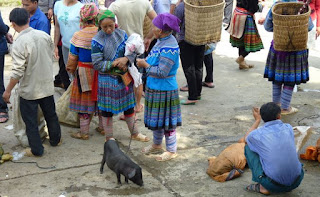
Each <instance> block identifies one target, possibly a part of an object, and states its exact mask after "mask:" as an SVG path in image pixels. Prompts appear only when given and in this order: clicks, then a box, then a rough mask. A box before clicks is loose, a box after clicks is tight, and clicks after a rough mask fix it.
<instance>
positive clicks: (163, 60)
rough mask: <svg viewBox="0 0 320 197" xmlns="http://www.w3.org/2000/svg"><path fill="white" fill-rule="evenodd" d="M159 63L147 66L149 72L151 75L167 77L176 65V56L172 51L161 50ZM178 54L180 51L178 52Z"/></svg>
mask: <svg viewBox="0 0 320 197" xmlns="http://www.w3.org/2000/svg"><path fill="white" fill-rule="evenodd" d="M167 50H176V49H167ZM160 51H161V52H160V57H159V65H156V66H150V67H149V68H147V73H148V75H149V76H155V77H159V78H166V77H167V76H168V74H169V72H170V71H171V68H172V67H173V66H174V64H175V62H174V57H173V55H171V53H170V52H168V53H167V52H166V50H165V49H161V50H160ZM177 54H178V53H177Z"/></svg>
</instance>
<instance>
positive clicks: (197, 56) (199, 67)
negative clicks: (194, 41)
mask: <svg viewBox="0 0 320 197" xmlns="http://www.w3.org/2000/svg"><path fill="white" fill-rule="evenodd" d="M179 47H180V59H181V63H182V68H183V72H184V75H185V77H186V79H187V83H188V89H189V96H188V100H197V99H198V97H199V96H201V91H202V75H203V59H204V45H200V46H195V45H191V44H189V43H187V42H185V41H181V42H180V43H179Z"/></svg>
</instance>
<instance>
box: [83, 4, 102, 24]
mask: <svg viewBox="0 0 320 197" xmlns="http://www.w3.org/2000/svg"><path fill="white" fill-rule="evenodd" d="M98 14H99V9H98V7H97V6H96V4H94V3H89V4H85V5H84V6H83V7H82V8H81V10H80V29H83V28H84V27H85V25H86V24H87V23H88V21H93V24H94V23H95V21H96V18H97V15H98Z"/></svg>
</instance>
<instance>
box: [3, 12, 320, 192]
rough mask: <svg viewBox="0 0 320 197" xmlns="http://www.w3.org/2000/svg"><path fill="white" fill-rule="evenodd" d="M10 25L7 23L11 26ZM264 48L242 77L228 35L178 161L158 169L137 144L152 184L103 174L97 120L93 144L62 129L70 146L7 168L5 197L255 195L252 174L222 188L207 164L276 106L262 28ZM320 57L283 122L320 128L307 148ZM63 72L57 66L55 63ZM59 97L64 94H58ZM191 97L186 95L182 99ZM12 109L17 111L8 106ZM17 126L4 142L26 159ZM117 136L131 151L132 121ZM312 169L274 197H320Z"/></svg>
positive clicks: (189, 118) (309, 165)
mask: <svg viewBox="0 0 320 197" xmlns="http://www.w3.org/2000/svg"><path fill="white" fill-rule="evenodd" d="M0 9H1V11H2V17H3V18H5V19H7V17H6V16H8V13H9V11H10V9H11V8H10V9H9V8H0ZM5 21H6V22H7V24H8V21H7V20H5ZM259 30H260V34H261V36H262V39H263V41H264V46H265V49H264V50H262V51H260V52H257V53H253V54H250V55H249V56H248V58H247V59H248V62H249V63H252V64H254V65H255V68H253V69H251V70H249V71H240V70H238V67H237V65H236V63H235V58H236V57H237V49H235V48H232V47H231V46H230V44H229V43H228V34H227V33H226V32H225V31H223V32H222V38H221V42H220V43H219V45H218V47H217V50H216V51H215V53H214V54H213V58H214V83H215V85H216V87H215V88H214V89H209V88H203V94H202V100H201V101H199V102H198V103H197V104H196V105H195V106H182V117H183V126H182V127H180V128H179V129H178V130H177V133H178V134H177V135H178V154H179V156H178V157H177V158H176V159H175V160H172V161H168V162H164V163H162V162H157V161H155V160H154V158H152V157H147V156H145V155H143V154H141V153H140V150H141V148H142V147H144V146H146V145H149V144H150V142H149V143H142V142H136V141H133V142H132V143H131V147H130V150H129V153H128V155H129V157H131V158H132V159H133V160H134V161H135V162H137V163H138V164H139V165H140V166H141V167H142V169H143V179H144V183H145V185H144V186H143V187H138V186H136V185H134V184H133V183H132V182H130V183H129V184H128V185H127V184H123V185H122V186H121V187H120V188H117V181H116V175H115V174H114V173H113V172H112V171H110V170H109V169H108V168H107V167H105V171H104V173H103V174H100V173H99V168H100V161H101V159H102V153H103V143H104V137H103V136H101V135H100V134H98V133H97V132H95V131H94V128H95V127H96V126H97V125H96V122H97V119H96V118H95V119H94V123H93V124H91V130H90V133H91V138H90V139H89V140H88V141H81V140H76V139H73V138H71V137H70V133H71V132H74V131H77V129H76V128H72V127H68V126H64V125H61V127H62V137H63V143H62V145H61V146H59V147H50V146H49V143H48V141H45V142H44V144H46V147H45V151H46V152H45V154H44V156H43V157H41V158H27V157H24V158H22V159H21V160H20V161H21V162H32V161H35V162H37V163H38V165H39V166H41V167H52V166H54V167H55V168H54V169H40V168H38V167H37V166H36V165H35V164H34V163H12V162H6V163H4V164H2V165H0V196H9V197H16V196H26V197H28V196H32V197H34V196H41V197H42V196H46V197H51V196H52V197H58V196H60V195H61V196H68V197H83V196H84V197H86V196H109V195H110V196H111V195H112V196H129V195H130V196H256V195H257V194H254V193H248V192H246V191H245V190H244V187H245V186H246V185H248V184H250V183H251V182H252V181H251V173H250V170H249V169H247V168H246V170H245V173H244V174H243V175H242V176H241V177H239V178H237V179H234V180H232V181H228V182H225V183H219V182H215V181H213V180H212V179H211V178H210V177H209V176H208V175H207V174H206V169H207V168H208V161H207V158H208V157H211V156H214V155H218V154H219V153H220V152H221V151H222V150H223V149H224V148H226V147H227V146H228V145H230V144H232V143H234V142H236V141H237V140H238V139H239V138H240V137H242V136H243V135H244V133H245V132H246V131H247V129H248V128H249V127H250V126H251V124H252V123H253V117H252V115H251V108H252V107H254V106H261V105H262V104H263V103H266V102H269V101H271V100H272V98H271V82H268V81H267V80H265V79H264V78H263V71H264V65H265V61H266V57H267V53H268V48H269V46H270V41H271V39H272V34H271V33H267V32H265V31H264V30H263V29H262V28H261V27H259ZM319 61H320V56H319V52H316V51H313V50H311V51H310V58H309V63H310V81H309V82H308V83H307V84H303V85H301V86H299V91H298V92H296V93H294V95H293V98H292V105H293V106H294V107H297V108H298V109H299V112H298V113H296V114H294V115H290V116H286V117H283V121H284V122H286V123H290V124H292V125H293V126H297V125H308V126H312V127H313V128H314V131H315V133H316V134H314V135H313V136H312V137H311V139H310V140H309V141H308V142H307V144H306V145H305V146H304V147H303V148H302V150H301V151H300V152H299V153H302V152H303V151H304V150H305V148H306V146H309V145H315V142H316V140H317V139H318V138H319V137H320V64H319ZM11 66H12V62H11V57H10V56H8V55H7V56H6V64H5V73H4V74H5V84H7V83H8V80H9V74H10V69H11ZM54 67H55V71H57V63H55V64H54ZM177 76H178V83H179V85H180V86H183V85H185V83H186V80H185V78H184V75H183V71H182V69H181V68H179V71H178V75H177ZM56 90H57V91H56V95H55V96H56V98H58V97H59V96H60V95H61V93H62V91H61V89H58V88H56ZM180 96H181V98H186V96H187V93H183V92H181V93H180ZM9 107H10V109H11V107H12V106H11V105H9ZM9 113H10V120H9V121H8V122H7V123H5V124H1V125H0V132H1V134H0V143H1V144H2V145H3V148H4V149H5V151H6V152H11V153H12V152H14V151H18V152H21V151H22V150H23V147H22V146H20V145H19V143H18V141H17V139H16V138H15V136H14V134H13V130H8V129H6V128H5V127H7V126H8V125H12V124H13V120H12V109H11V110H10V112H9ZM137 116H138V118H139V120H138V126H139V129H140V131H141V132H142V133H145V134H147V135H148V136H149V137H152V133H151V132H150V131H148V130H147V129H146V128H145V127H144V125H143V114H141V113H140V114H138V115H137ZM114 136H115V138H117V139H118V140H119V142H120V146H121V148H122V150H123V151H127V150H128V144H129V132H128V129H127V127H126V124H125V122H123V121H119V120H118V117H115V118H114ZM301 162H302V163H303V164H304V168H305V177H304V180H303V182H302V184H301V185H300V187H298V188H297V189H295V190H294V191H292V192H290V193H287V194H282V195H275V196H291V197H296V196H303V197H312V196H319V193H320V188H319V177H320V168H319V163H317V162H309V161H301Z"/></svg>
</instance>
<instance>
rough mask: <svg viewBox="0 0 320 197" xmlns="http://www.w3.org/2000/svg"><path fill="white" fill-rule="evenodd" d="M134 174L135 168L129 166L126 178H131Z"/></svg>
mask: <svg viewBox="0 0 320 197" xmlns="http://www.w3.org/2000/svg"><path fill="white" fill-rule="evenodd" d="M134 175H136V169H134V168H130V169H129V170H128V178H129V179H131V178H132V177H134Z"/></svg>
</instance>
